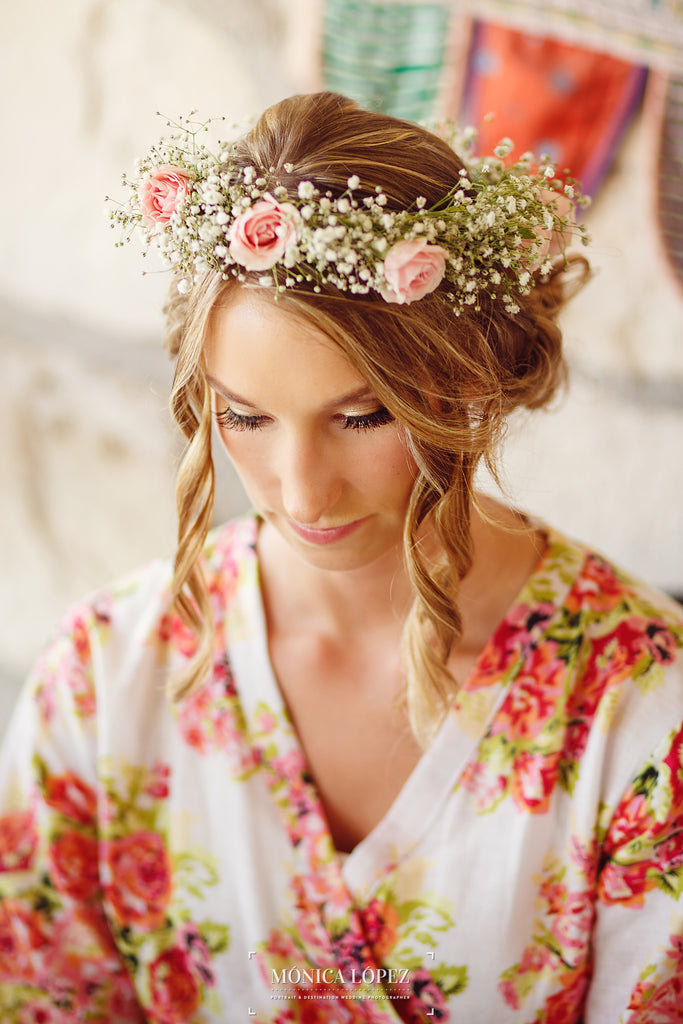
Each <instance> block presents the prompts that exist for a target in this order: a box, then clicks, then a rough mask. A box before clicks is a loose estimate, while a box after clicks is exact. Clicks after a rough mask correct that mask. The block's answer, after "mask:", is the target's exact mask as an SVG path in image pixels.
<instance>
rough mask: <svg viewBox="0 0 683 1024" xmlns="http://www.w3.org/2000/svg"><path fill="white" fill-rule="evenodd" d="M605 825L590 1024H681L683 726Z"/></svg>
mask: <svg viewBox="0 0 683 1024" xmlns="http://www.w3.org/2000/svg"><path fill="white" fill-rule="evenodd" d="M605 827H606V832H605V837H604V842H603V844H602V858H601V864H600V870H599V874H598V879H597V894H598V900H597V909H596V920H595V926H594V932H593V952H594V971H593V978H592V982H591V986H590V990H589V998H588V1005H587V1011H586V1016H585V1024H603V1022H604V1021H607V1020H614V1021H615V1022H616V1021H617V1020H618V1021H619V1022H620V1024H652V1022H653V1021H655V1020H656V1021H661V1022H662V1024H668V1022H670V1024H673V1022H674V1021H679V1020H680V1019H681V1016H680V1015H681V1007H683V899H681V894H682V893H683V727H680V728H678V729H675V730H673V731H672V732H671V733H670V734H669V735H668V736H667V737H666V738H665V740H664V741H663V742H662V743H661V744H660V745H659V747H658V748H657V750H656V751H655V752H654V754H653V756H652V757H651V758H650V759H649V761H648V763H647V764H646V765H645V767H644V768H643V769H642V770H641V771H640V772H639V773H638V775H637V776H636V778H635V779H634V781H633V783H632V784H631V785H630V786H629V788H628V790H627V791H626V793H625V794H624V796H623V798H622V800H621V802H620V803H619V805H618V806H617V808H616V810H615V812H614V814H613V815H612V816H611V818H610V820H609V822H608V823H606V826H605Z"/></svg>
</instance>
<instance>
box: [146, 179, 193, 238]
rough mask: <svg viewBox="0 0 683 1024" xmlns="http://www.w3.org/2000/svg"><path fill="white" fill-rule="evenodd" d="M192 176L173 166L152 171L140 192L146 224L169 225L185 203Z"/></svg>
mask: <svg viewBox="0 0 683 1024" xmlns="http://www.w3.org/2000/svg"><path fill="white" fill-rule="evenodd" d="M191 180H192V176H191V175H190V174H189V173H188V172H187V171H184V170H183V169H182V167H174V166H173V165H172V164H162V165H161V166H160V167H155V168H154V170H153V171H151V173H150V175H149V177H148V178H146V179H145V181H143V183H142V185H140V188H139V190H138V198H139V200H140V210H141V212H142V219H143V222H144V223H145V224H168V222H169V221H170V219H171V217H172V216H173V214H174V213H175V212H176V210H179V209H180V207H181V206H182V205H183V203H184V202H185V197H186V196H187V193H188V188H189V183H190V181H191Z"/></svg>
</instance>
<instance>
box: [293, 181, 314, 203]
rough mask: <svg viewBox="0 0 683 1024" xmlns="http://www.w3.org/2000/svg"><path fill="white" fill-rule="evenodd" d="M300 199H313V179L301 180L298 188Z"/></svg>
mask: <svg viewBox="0 0 683 1024" xmlns="http://www.w3.org/2000/svg"><path fill="white" fill-rule="evenodd" d="M297 192H298V193H299V199H312V198H313V196H314V195H315V188H314V187H313V182H311V181H300V182H299V186H298V188H297Z"/></svg>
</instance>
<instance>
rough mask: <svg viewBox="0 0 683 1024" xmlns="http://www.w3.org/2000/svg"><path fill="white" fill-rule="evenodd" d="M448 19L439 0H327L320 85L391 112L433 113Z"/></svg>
mask: <svg viewBox="0 0 683 1024" xmlns="http://www.w3.org/2000/svg"><path fill="white" fill-rule="evenodd" d="M448 19H449V14H448V11H447V9H446V8H445V7H444V6H443V5H442V4H439V3H431V4H424V3H413V4H394V3H391V4H387V3H373V2H371V0H327V4H326V7H325V11H324V16H323V46H322V65H323V76H324V81H325V87H326V88H328V89H332V90H333V91H334V92H341V93H344V95H346V96H350V97H351V98H352V99H355V100H357V101H358V102H359V103H360V104H361V105H362V106H364V107H369V108H371V109H374V110H381V111H382V112H383V113H386V114H392V115H394V116H395V117H405V118H408V119H409V120H412V121H419V120H423V119H425V118H428V117H431V116H433V113H434V107H435V103H436V97H437V93H438V89H439V84H440V81H441V75H442V71H443V68H444V62H445V46H446V40H447V36H448V32H447V28H448Z"/></svg>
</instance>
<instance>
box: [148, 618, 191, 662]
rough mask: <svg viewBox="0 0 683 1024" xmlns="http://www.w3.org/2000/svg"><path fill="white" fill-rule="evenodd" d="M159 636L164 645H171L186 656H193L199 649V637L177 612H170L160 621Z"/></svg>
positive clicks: (172, 648)
mask: <svg viewBox="0 0 683 1024" xmlns="http://www.w3.org/2000/svg"><path fill="white" fill-rule="evenodd" d="M157 638H158V641H159V643H160V644H161V645H162V646H163V647H170V648H171V650H174V651H177V652H178V653H179V654H182V655H184V656H185V657H186V658H192V657H193V656H194V655H195V653H196V651H197V638H196V636H195V635H194V633H193V632H192V630H191V629H190V627H189V626H186V625H185V623H184V622H183V620H182V619H181V618H180V616H179V615H177V614H176V613H175V612H169V613H168V614H167V615H164V616H163V617H162V618H161V620H160V621H159V626H158V630H157Z"/></svg>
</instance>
